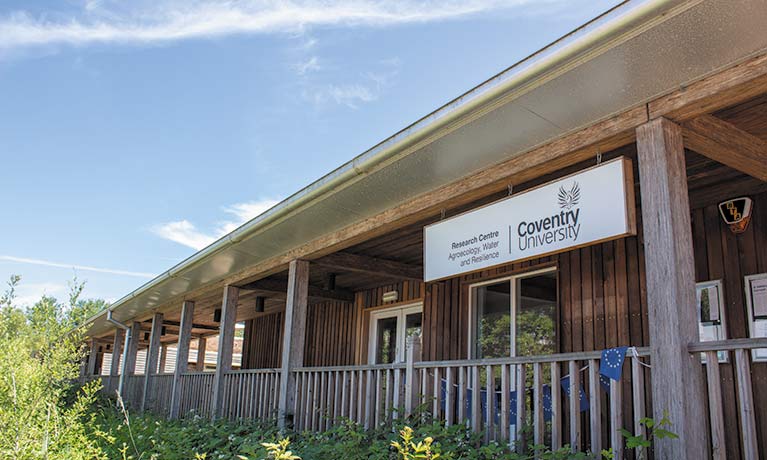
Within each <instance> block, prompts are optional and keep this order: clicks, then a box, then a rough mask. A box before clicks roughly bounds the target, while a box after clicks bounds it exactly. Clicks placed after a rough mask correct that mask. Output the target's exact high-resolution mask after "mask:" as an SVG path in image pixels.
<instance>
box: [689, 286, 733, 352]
mask: <svg viewBox="0 0 767 460" xmlns="http://www.w3.org/2000/svg"><path fill="white" fill-rule="evenodd" d="M695 301H696V308H697V310H698V312H697V313H698V333H699V337H700V341H701V342H710V341H714V340H724V339H726V338H727V324H726V322H725V315H724V295H723V292H722V280H716V281H704V282H702V283H697V284H696V285H695ZM701 356H703V355H702V354H701ZM717 356H718V358H719V361H720V362H727V352H724V351H720V352H719V353H718V354H717ZM703 362H705V359H703Z"/></svg>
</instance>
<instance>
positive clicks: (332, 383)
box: [293, 348, 649, 458]
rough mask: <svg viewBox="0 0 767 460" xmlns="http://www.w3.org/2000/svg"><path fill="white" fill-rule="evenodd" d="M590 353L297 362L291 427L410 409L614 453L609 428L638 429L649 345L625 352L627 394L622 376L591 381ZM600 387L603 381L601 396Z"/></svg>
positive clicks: (492, 437)
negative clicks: (319, 364)
mask: <svg viewBox="0 0 767 460" xmlns="http://www.w3.org/2000/svg"><path fill="white" fill-rule="evenodd" d="M600 356H601V354H600V352H591V353H572V354H558V355H546V356H534V357H521V358H504V359H489V360H469V361H443V362H411V361H409V362H407V363H402V364H394V365H369V366H352V367H323V368H300V369H296V370H295V377H296V379H297V385H296V392H295V394H294V398H295V399H294V400H295V406H294V408H293V409H294V427H295V428H296V429H298V430H311V431H321V430H325V429H328V428H329V427H331V426H332V425H333V424H335V423H338V421H339V419H341V418H349V419H351V420H353V421H355V422H357V423H360V424H362V425H363V426H365V427H366V428H371V427H373V426H377V425H379V424H381V423H384V422H387V421H389V420H390V419H392V418H397V417H407V416H412V415H414V414H420V416H425V417H431V418H432V419H434V420H440V421H443V422H444V423H445V424H446V425H452V424H457V423H464V424H467V425H469V426H471V427H472V429H473V430H474V431H476V432H483V433H484V436H485V439H486V440H487V441H499V442H514V443H515V445H516V447H517V448H519V449H525V448H526V446H527V444H528V443H529V442H533V443H534V444H536V445H544V444H545V445H547V446H549V447H551V448H553V449H557V448H560V447H562V446H563V445H565V444H569V445H570V446H571V448H572V449H573V450H589V451H591V452H600V451H601V450H602V449H603V448H604V449H606V448H610V447H612V448H613V451H614V452H615V454H616V455H615V458H622V449H623V439H622V437H621V435H620V432H619V430H620V429H621V428H628V429H629V430H632V431H633V430H637V431H638V430H641V425H640V424H639V420H640V419H642V418H643V417H645V414H646V409H647V408H646V403H645V372H646V371H647V372H649V370H648V369H647V368H646V365H647V364H648V361H649V359H648V356H649V350H648V349H646V348H640V349H637V353H636V354H633V353H631V352H630V355H627V357H626V366H625V368H627V369H626V370H625V371H624V378H627V379H628V380H627V382H628V383H629V384H628V385H627V387H628V388H630V390H631V394H628V395H623V394H622V389H623V387H624V385H623V383H624V382H616V381H609V383H607V382H604V381H600V378H599V359H600ZM648 375H649V374H648ZM522 382H524V383H522ZM602 385H606V386H608V388H609V391H607V393H608V394H607V395H606V396H603V395H602V394H601V392H602V391H605V390H603V389H602V388H603V387H602ZM521 388H524V391H517V389H521ZM488 389H489V391H488ZM567 393H571V394H579V397H578V398H570V397H568V396H567ZM488 394H489V395H490V396H489V397H488ZM517 395H520V397H518V396H517ZM521 395H524V396H521ZM603 400H605V401H606V407H604V408H603V407H602V401H603ZM624 400H625V405H631V407H632V408H633V410H632V411H631V413H632V414H633V417H632V419H633V426H624V420H623V408H624ZM603 410H604V411H605V413H606V414H607V416H606V417H605V418H604V420H603ZM571 414H578V415H577V416H572V415H571ZM603 423H606V424H607V425H608V426H607V427H606V428H607V429H606V430H603V429H602V428H603V426H602V424H603ZM530 428H532V431H530ZM530 432H531V433H532V436H529V435H528V433H530ZM528 438H530V439H528Z"/></svg>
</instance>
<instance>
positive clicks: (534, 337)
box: [469, 269, 557, 358]
mask: <svg viewBox="0 0 767 460" xmlns="http://www.w3.org/2000/svg"><path fill="white" fill-rule="evenodd" d="M471 295H472V311H473V322H474V324H473V327H472V332H471V336H470V341H469V342H470V346H471V349H470V350H469V354H470V355H471V356H472V357H473V358H502V357H508V356H533V355H545V354H551V353H556V351H557V342H556V314H557V272H556V269H545V270H540V271H535V272H531V273H524V274H520V275H515V276H512V277H509V278H504V279H502V280H493V281H489V282H486V283H481V284H477V285H474V286H472V287H471Z"/></svg>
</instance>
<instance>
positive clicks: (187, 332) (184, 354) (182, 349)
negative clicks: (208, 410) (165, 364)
mask: <svg viewBox="0 0 767 460" xmlns="http://www.w3.org/2000/svg"><path fill="white" fill-rule="evenodd" d="M193 320H194V302H192V301H190V300H186V301H184V304H183V305H182V306H181V325H180V328H179V331H178V345H177V347H176V368H175V369H174V370H173V389H172V390H171V393H170V418H171V419H175V418H178V415H179V414H178V411H179V407H180V405H181V374H183V373H184V372H186V371H187V366H188V365H189V342H191V339H192V321H193ZM203 340H204V339H203Z"/></svg>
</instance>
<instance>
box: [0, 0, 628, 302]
mask: <svg viewBox="0 0 767 460" xmlns="http://www.w3.org/2000/svg"><path fill="white" fill-rule="evenodd" d="M615 3H617V2H615V1H601V0H508V1H493V0H469V1H462V2H455V1H441V2H438V1H435V2H414V1H409V0H388V1H382V0H366V1H356V2H349V1H342V0H325V1H322V2H320V1H300V0H295V1H291V2H288V1H285V2H280V1H265V0H241V1H236V2H235V1H205V0H196V1H180V0H153V1H145V0H135V1H131V2H117V1H112V0H101V1H99V0H87V1H86V0H59V1H56V2H47V1H36V2H28V1H24V0H18V1H16V0H11V1H8V0H6V1H4V2H2V4H0V107H2V109H0V165H2V169H1V171H2V177H1V178H0V209H2V210H3V215H4V219H3V221H2V225H0V280H6V279H8V277H9V276H10V275H11V274H19V275H21V276H22V286H21V288H20V289H19V302H20V303H28V302H31V301H32V300H33V299H35V298H37V297H39V296H40V295H41V294H42V293H47V294H50V295H54V296H57V297H60V298H62V299H63V298H65V296H66V292H67V282H68V281H69V280H70V279H71V278H72V276H73V275H74V274H77V276H78V278H79V279H81V280H87V288H86V294H87V296H90V297H102V298H106V299H109V300H116V299H117V298H119V297H121V296H122V295H124V294H127V293H128V292H130V291H131V290H133V289H135V288H136V287H138V286H139V285H141V284H143V283H144V282H146V281H148V280H149V279H150V278H151V276H152V275H153V274H157V273H160V272H162V271H163V270H166V269H167V268H169V267H170V266H172V265H173V264H175V263H177V262H179V261H180V260H182V259H184V258H185V257H187V256H189V255H191V254H192V253H194V252H195V250H196V249H200V248H201V247H203V246H204V245H205V244H207V243H208V242H210V241H212V240H213V239H214V238H216V237H218V236H221V235H222V234H223V233H224V232H226V231H228V230H231V229H232V228H234V227H236V226H237V225H239V224H241V223H243V222H244V221H245V220H247V219H249V218H252V217H254V216H255V215H257V214H258V213H260V212H261V211H263V210H265V209H266V208H268V207H269V206H271V205H272V204H274V203H276V202H277V201H278V200H280V199H282V198H284V197H286V196H288V195H290V194H291V193H293V192H295V191H297V190H298V189H300V188H301V187H303V186H306V185H308V184H309V183H311V182H312V181H314V180H315V179H317V178H319V177H321V176H322V175H323V174H325V173H327V172H328V171H330V170H332V169H333V168H335V167H337V166H339V165H340V164H342V163H343V162H345V161H347V160H349V159H351V158H352V157H354V156H355V155H357V154H359V153H361V152H363V151H364V150H366V149H368V148H370V147H371V146H373V145H375V144H376V143H378V142H379V141H381V140H383V139H384V138H386V137H388V136H389V135H391V134H393V133H394V132H396V131H398V130H399V129H401V128H403V127H405V126H407V125H408V124H410V123H412V122H413V121H415V120H417V119H418V118H420V117H422V116H423V115H426V114H428V113H429V112H431V111H433V110H434V109H436V108H438V107H439V106H441V105H442V104H444V103H446V102H448V101H450V100H451V99H453V98H455V97H456V96H458V95H460V94H461V93H463V92H465V91H467V90H468V89H470V88H472V87H473V86H475V85H477V84H479V83H481V82H482V81H484V80H485V79H487V78H489V77H491V76H492V75H494V74H496V73H498V72H500V71H501V70H503V69H505V68H506V67H508V66H510V65H512V64H513V63H515V62H516V61H518V60H519V59H521V58H523V57H525V56H527V55H528V54H530V53H532V52H534V51H536V50H537V49H539V48H541V47H542V46H545V45H546V44H548V43H550V42H551V41H553V40H555V39H556V38H558V37H559V36H561V35H563V34H565V33H567V32H569V31H570V30H572V29H573V28H575V27H577V26H579V25H580V24H582V23H584V22H586V21H588V20H589V19H591V18H593V17H594V16H596V15H598V14H600V13H602V12H603V11H605V10H607V9H608V8H610V7H611V6H613V5H614V4H615ZM470 154H471V152H467V155H470Z"/></svg>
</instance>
